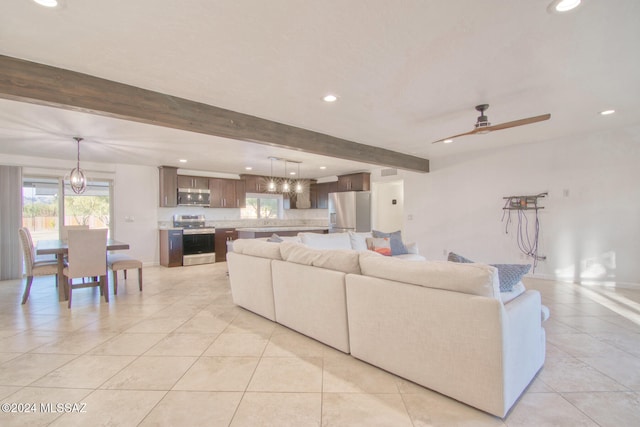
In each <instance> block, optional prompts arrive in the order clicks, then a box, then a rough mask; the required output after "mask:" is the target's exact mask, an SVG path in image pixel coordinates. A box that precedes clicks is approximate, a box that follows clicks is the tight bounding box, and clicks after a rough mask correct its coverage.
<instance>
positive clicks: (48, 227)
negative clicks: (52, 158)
mask: <svg viewBox="0 0 640 427" xmlns="http://www.w3.org/2000/svg"><path fill="white" fill-rule="evenodd" d="M58 188H59V184H58V179H57V178H26V177H25V178H23V180H22V226H23V227H26V228H28V229H29V231H30V232H31V236H32V237H33V242H34V244H35V243H36V242H37V241H38V240H49V239H57V238H58V236H59V234H58V207H59V203H58Z"/></svg>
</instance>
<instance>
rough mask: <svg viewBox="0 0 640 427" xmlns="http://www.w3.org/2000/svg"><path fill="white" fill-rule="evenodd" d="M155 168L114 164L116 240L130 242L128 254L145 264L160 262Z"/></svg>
mask: <svg viewBox="0 0 640 427" xmlns="http://www.w3.org/2000/svg"><path fill="white" fill-rule="evenodd" d="M158 187H159V186H158V168H156V167H150V166H133V165H116V174H115V181H114V184H113V203H114V209H113V211H114V215H113V216H114V221H115V222H114V231H115V239H116V240H121V241H123V242H127V243H129V247H130V250H129V251H127V255H130V256H132V257H134V258H137V259H139V260H141V261H142V262H143V264H145V265H151V264H158V263H159V262H160V249H159V240H158V239H159V233H158V197H159V196H158V191H159V190H158Z"/></svg>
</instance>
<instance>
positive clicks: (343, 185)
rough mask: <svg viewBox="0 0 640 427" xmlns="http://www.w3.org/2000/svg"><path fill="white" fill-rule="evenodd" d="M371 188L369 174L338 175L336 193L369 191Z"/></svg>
mask: <svg viewBox="0 0 640 427" xmlns="http://www.w3.org/2000/svg"><path fill="white" fill-rule="evenodd" d="M370 188H371V174H370V173H368V172H361V173H352V174H349V175H340V176H339V177H338V191H369V190H370Z"/></svg>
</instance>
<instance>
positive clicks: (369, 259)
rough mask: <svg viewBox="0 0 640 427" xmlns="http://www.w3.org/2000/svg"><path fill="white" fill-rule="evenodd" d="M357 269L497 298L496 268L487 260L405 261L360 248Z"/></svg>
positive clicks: (376, 275)
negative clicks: (361, 250)
mask: <svg viewBox="0 0 640 427" xmlns="http://www.w3.org/2000/svg"><path fill="white" fill-rule="evenodd" d="M360 269H361V271H362V274H363V275H365V276H372V277H378V278H381V279H387V280H394V281H396V282H404V283H410V284H413V285H418V286H424V287H427V288H434V289H444V290H447V291H455V292H461V293H465V294H471V295H480V296H484V297H489V298H494V299H498V300H499V299H500V284H499V281H498V272H497V270H496V269H495V267H491V266H488V265H486V264H456V263H452V262H447V261H414V262H408V261H404V260H401V259H395V258H393V257H383V256H378V255H375V254H371V253H366V252H363V253H360Z"/></svg>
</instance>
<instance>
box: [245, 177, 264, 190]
mask: <svg viewBox="0 0 640 427" xmlns="http://www.w3.org/2000/svg"><path fill="white" fill-rule="evenodd" d="M241 178H242V181H244V183H245V190H244V191H245V193H266V192H267V181H266V180H265V179H264V177H263V176H258V175H242V176H241Z"/></svg>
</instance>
